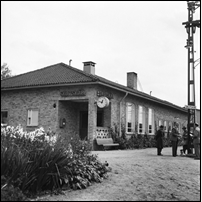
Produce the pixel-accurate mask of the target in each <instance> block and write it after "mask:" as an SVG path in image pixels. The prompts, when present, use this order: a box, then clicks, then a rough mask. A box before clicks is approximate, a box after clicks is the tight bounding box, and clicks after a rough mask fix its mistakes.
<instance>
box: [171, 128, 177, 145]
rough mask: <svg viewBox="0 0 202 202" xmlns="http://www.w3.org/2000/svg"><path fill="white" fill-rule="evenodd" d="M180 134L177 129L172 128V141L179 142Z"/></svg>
mask: <svg viewBox="0 0 202 202" xmlns="http://www.w3.org/2000/svg"><path fill="white" fill-rule="evenodd" d="M178 134H179V132H178V130H177V129H175V128H172V132H171V138H170V140H171V141H173V142H177V141H178Z"/></svg>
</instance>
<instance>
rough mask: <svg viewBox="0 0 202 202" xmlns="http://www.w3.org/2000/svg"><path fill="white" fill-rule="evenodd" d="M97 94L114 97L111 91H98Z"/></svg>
mask: <svg viewBox="0 0 202 202" xmlns="http://www.w3.org/2000/svg"><path fill="white" fill-rule="evenodd" d="M97 96H98V97H102V96H104V97H107V98H108V99H112V98H113V94H112V93H109V92H103V91H97Z"/></svg>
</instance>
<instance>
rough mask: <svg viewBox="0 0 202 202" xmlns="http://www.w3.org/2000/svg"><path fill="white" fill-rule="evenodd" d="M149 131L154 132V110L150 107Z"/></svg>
mask: <svg viewBox="0 0 202 202" xmlns="http://www.w3.org/2000/svg"><path fill="white" fill-rule="evenodd" d="M148 131H149V134H154V110H153V109H151V108H149V114H148Z"/></svg>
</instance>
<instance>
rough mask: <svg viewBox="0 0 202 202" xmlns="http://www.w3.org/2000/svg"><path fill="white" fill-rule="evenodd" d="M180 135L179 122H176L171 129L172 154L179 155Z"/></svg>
mask: <svg viewBox="0 0 202 202" xmlns="http://www.w3.org/2000/svg"><path fill="white" fill-rule="evenodd" d="M178 135H179V132H178V128H177V124H176V123H174V126H173V128H172V131H171V144H172V155H173V156H174V157H176V156H177V146H178Z"/></svg>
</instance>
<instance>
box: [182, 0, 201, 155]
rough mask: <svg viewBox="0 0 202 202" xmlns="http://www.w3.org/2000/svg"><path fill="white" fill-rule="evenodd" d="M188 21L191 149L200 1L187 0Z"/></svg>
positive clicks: (187, 45)
mask: <svg viewBox="0 0 202 202" xmlns="http://www.w3.org/2000/svg"><path fill="white" fill-rule="evenodd" d="M187 6H188V8H187V9H188V21H187V22H183V23H182V24H183V25H185V28H186V32H187V34H188V39H187V44H186V46H185V48H187V50H188V106H187V109H188V124H187V130H188V151H191V149H190V148H191V136H190V133H192V132H193V129H194V125H195V109H196V106H195V105H196V103H195V77H194V69H195V67H194V63H195V61H194V33H195V32H196V27H200V20H195V21H194V20H193V14H194V12H195V10H196V9H197V8H198V7H200V1H187Z"/></svg>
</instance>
